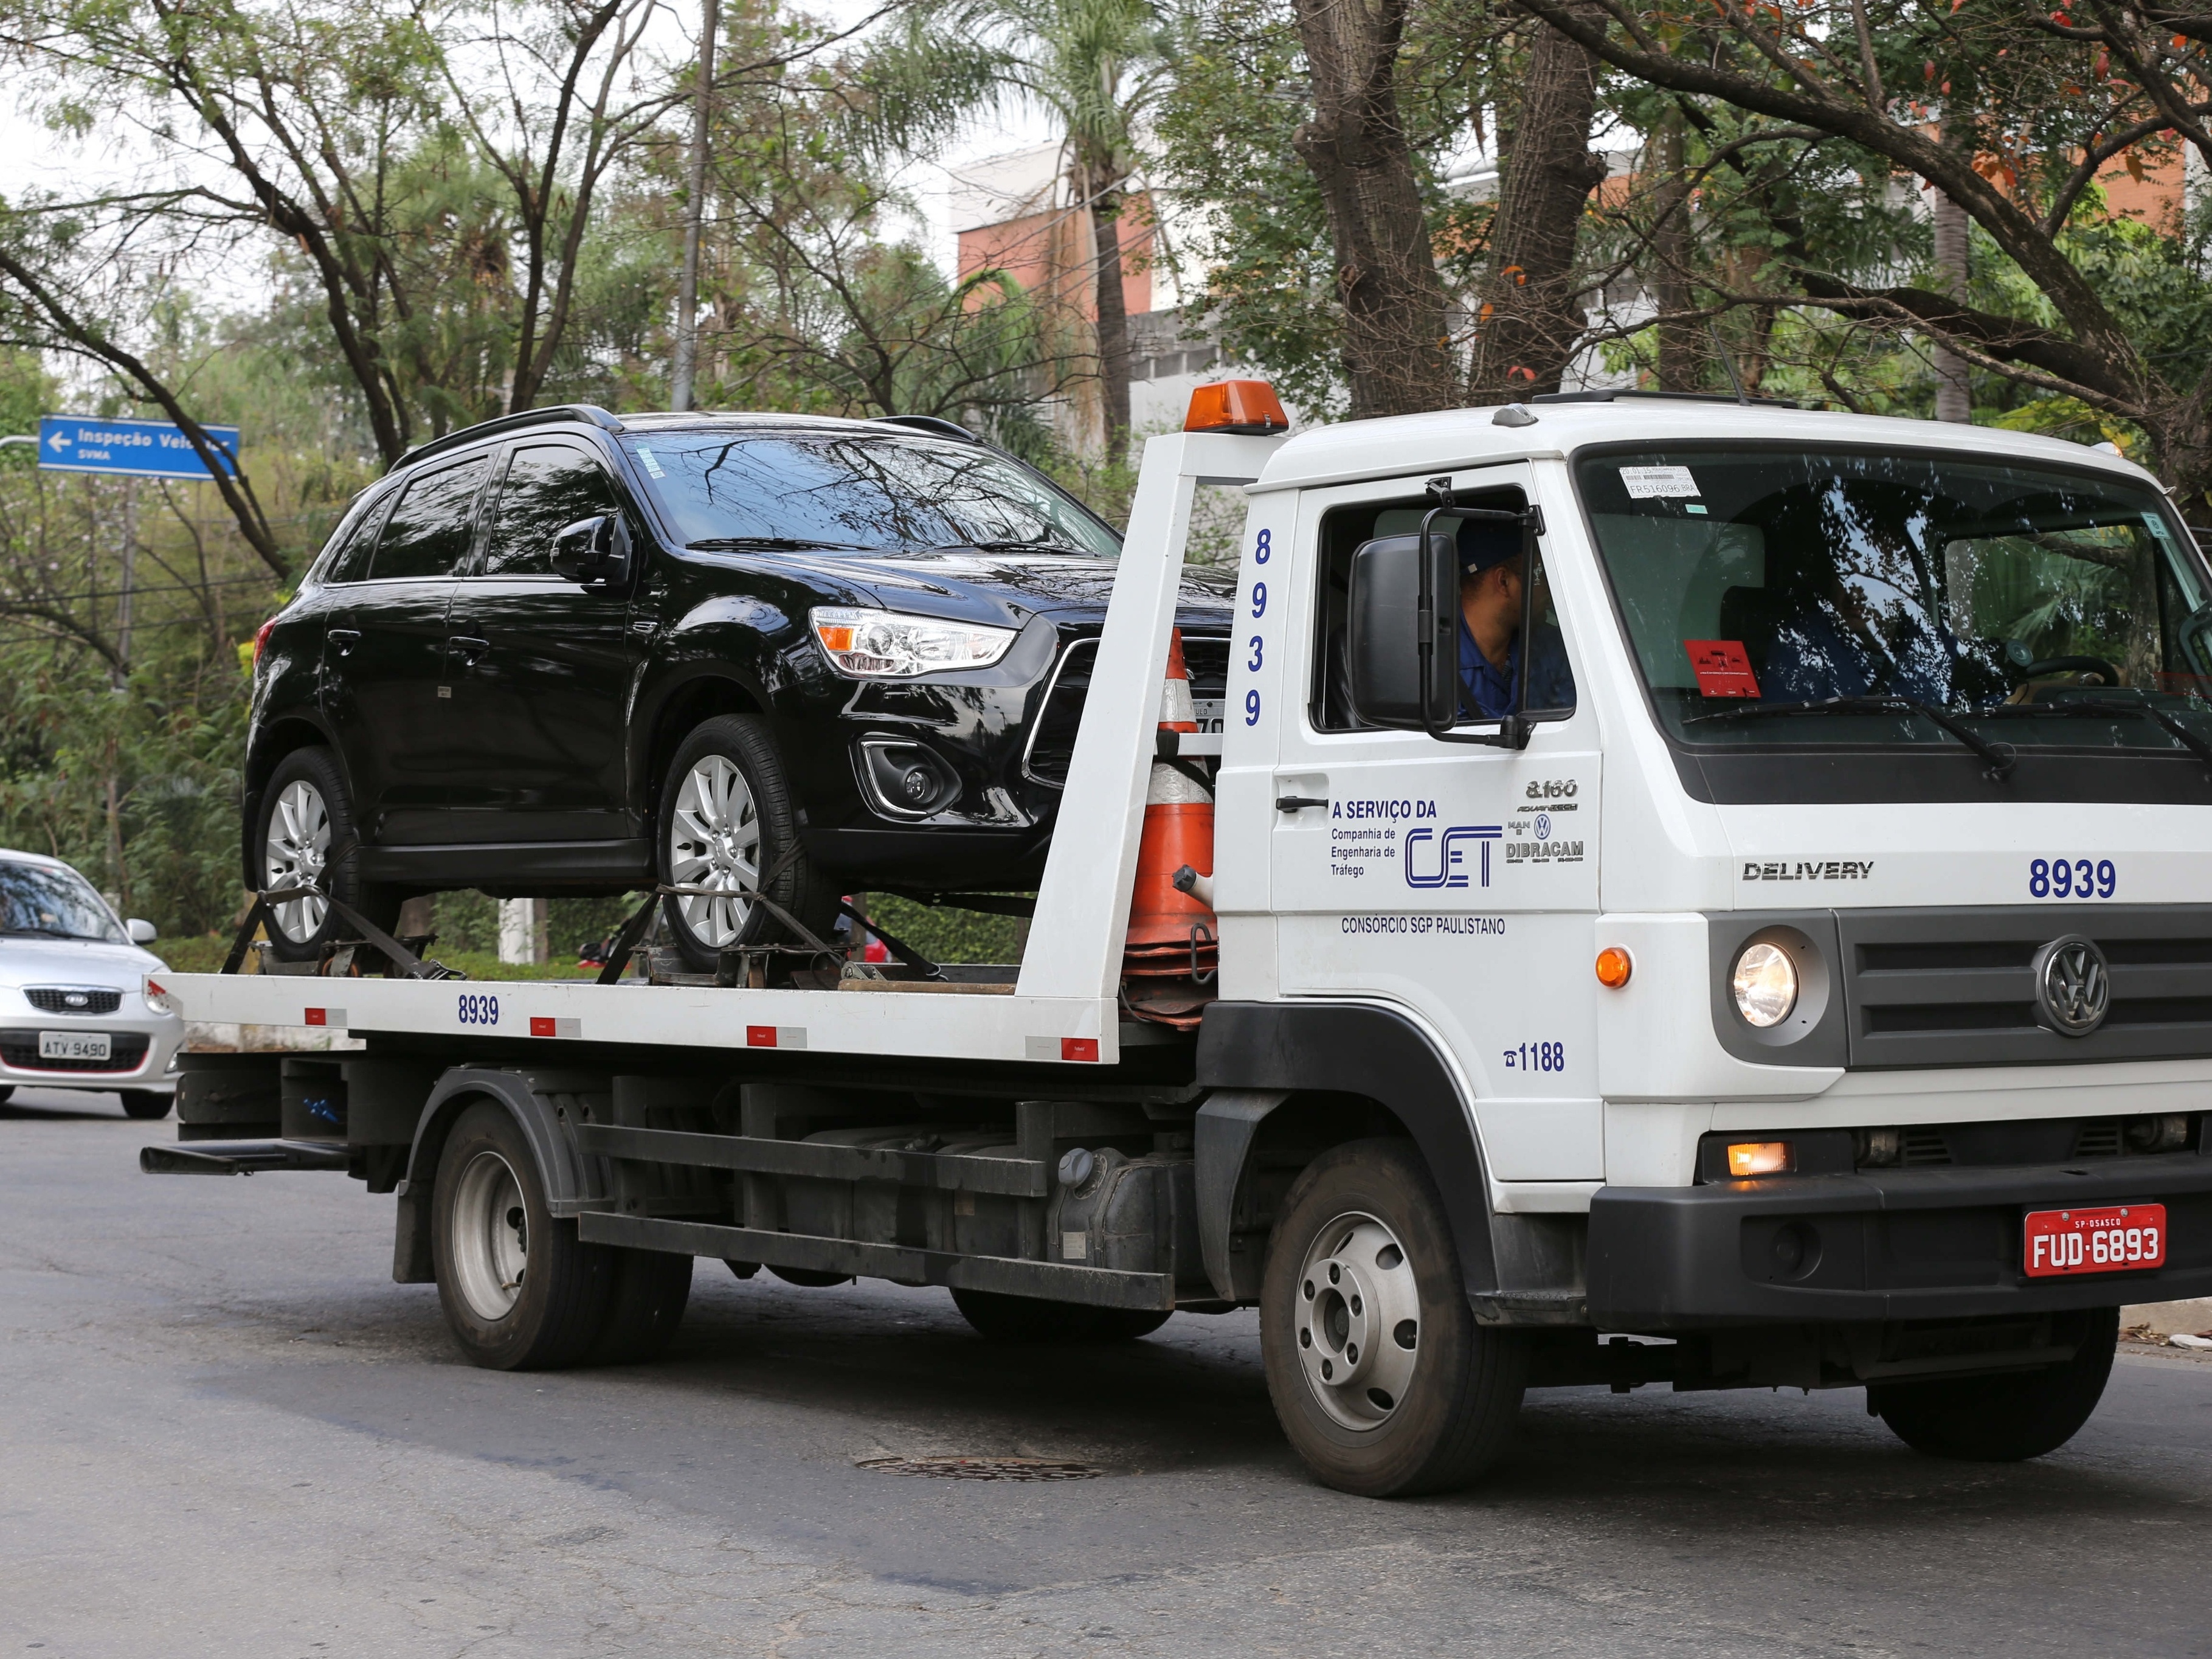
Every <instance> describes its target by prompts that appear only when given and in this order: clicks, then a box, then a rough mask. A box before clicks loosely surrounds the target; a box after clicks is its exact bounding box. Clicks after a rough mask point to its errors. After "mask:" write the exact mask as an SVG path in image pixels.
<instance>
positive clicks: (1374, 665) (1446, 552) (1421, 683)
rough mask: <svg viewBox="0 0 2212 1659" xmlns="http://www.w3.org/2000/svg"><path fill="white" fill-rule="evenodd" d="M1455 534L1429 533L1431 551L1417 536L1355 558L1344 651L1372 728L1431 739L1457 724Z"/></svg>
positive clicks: (1355, 703)
mask: <svg viewBox="0 0 2212 1659" xmlns="http://www.w3.org/2000/svg"><path fill="white" fill-rule="evenodd" d="M1457 528H1458V526H1456V525H1452V526H1449V527H1448V528H1445V529H1442V530H1431V532H1429V534H1428V536H1427V538H1426V541H1427V546H1426V548H1425V550H1424V548H1423V545H1422V543H1423V538H1422V537H1420V536H1419V535H1413V536H1383V537H1378V538H1376V539H1375V540H1374V541H1371V542H1366V543H1363V544H1361V545H1360V546H1359V547H1358V549H1357V550H1355V551H1354V552H1353V554H1352V578H1351V591H1350V592H1349V593H1348V595H1347V596H1346V598H1347V603H1346V607H1345V611H1346V618H1345V633H1346V640H1345V645H1346V654H1347V656H1348V657H1349V659H1350V660H1349V662H1348V664H1347V667H1348V669H1349V678H1350V680H1351V692H1352V708H1353V709H1354V711H1355V712H1356V713H1357V714H1358V716H1359V718H1360V719H1362V720H1365V721H1367V722H1368V723H1369V724H1370V725H1373V726H1401V727H1410V728H1412V729H1413V730H1416V731H1419V730H1423V729H1426V730H1431V731H1433V730H1435V729H1437V727H1439V726H1449V725H1451V724H1452V723H1453V721H1454V720H1455V719H1456V718H1457V717H1458V714H1459V629H1458V626H1457V619H1458V616H1459V549H1458V545H1457V542H1456V539H1455V532H1456V531H1457ZM1424 558H1425V560H1426V562H1427V563H1428V567H1429V568H1428V580H1427V581H1426V582H1425V583H1424V582H1423V580H1422V571H1421V566H1422V562H1423V561H1424ZM1424 587H1425V588H1426V591H1427V592H1428V593H1429V595H1431V603H1430V604H1429V605H1428V607H1427V608H1426V609H1424V608H1423V606H1422V603H1421V599H1422V592H1423V589H1424ZM1424 647H1426V648H1425V649H1424Z"/></svg>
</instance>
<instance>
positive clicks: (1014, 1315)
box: [952, 1290, 1168, 1343]
mask: <svg viewBox="0 0 2212 1659" xmlns="http://www.w3.org/2000/svg"><path fill="white" fill-rule="evenodd" d="M952 1305H953V1306H954V1307H956V1308H957V1309H959V1310H960V1316H961V1317H962V1318H963V1319H965V1320H966V1321H967V1322H969V1324H970V1325H973V1326H974V1327H975V1330H976V1333H977V1334H979V1335H981V1336H987V1337H988V1338H990V1340H992V1341H994V1342H1032V1343H1047V1342H1133V1341H1135V1340H1137V1339H1138V1338H1139V1337H1140V1336H1150V1335H1151V1334H1152V1333H1153V1332H1154V1331H1156V1330H1158V1329H1159V1328H1160V1327H1161V1326H1163V1325H1164V1324H1166V1323H1167V1322H1168V1316H1167V1315H1165V1314H1164V1313H1161V1312H1158V1311H1157V1310H1140V1309H1135V1308H1093V1307H1090V1306H1087V1305H1085V1304H1083V1303H1080V1302H1048V1301H1046V1300H1044V1299H1043V1298H1042V1297H1034V1296H1002V1295H1000V1293H999V1292H998V1291H963V1290H956V1291H953V1292H952Z"/></svg>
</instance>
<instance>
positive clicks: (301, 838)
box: [261, 778, 331, 945]
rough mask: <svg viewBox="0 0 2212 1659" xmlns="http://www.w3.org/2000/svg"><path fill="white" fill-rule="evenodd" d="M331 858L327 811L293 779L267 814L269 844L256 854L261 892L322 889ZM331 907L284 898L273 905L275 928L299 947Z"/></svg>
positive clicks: (316, 794) (318, 795)
mask: <svg viewBox="0 0 2212 1659" xmlns="http://www.w3.org/2000/svg"><path fill="white" fill-rule="evenodd" d="M330 854H331V810H330V807H329V805H327V804H326V803H325V801H324V799H323V794H322V791H321V790H319V789H318V788H316V787H315V786H314V785H313V784H312V783H309V782H308V781H307V780H306V779H305V778H295V779H294V780H293V781H291V782H290V783H288V784H286V785H285V786H284V787H283V792H282V793H280V794H278V796H277V797H276V805H275V806H274V807H273V808H271V809H270V814H269V839H268V844H267V845H266V846H265V847H264V848H262V853H261V866H262V882H261V884H262V888H263V890H264V891H274V890H277V889H280V888H285V887H320V886H322V884H323V871H324V869H325V866H327V864H328V863H329V860H330ZM330 908H331V907H330V903H329V902H328V901H327V900H325V899H319V898H301V899H292V900H289V902H285V903H283V904H280V905H278V906H276V926H277V927H278V928H279V929H280V930H281V931H282V932H283V935H284V937H285V938H286V939H290V940H291V941H293V943H295V944H298V945H304V944H306V943H307V941H308V940H309V939H313V937H314V936H315V934H316V933H318V932H319V931H320V930H321V927H322V925H323V918H324V917H325V915H328V914H329V913H330Z"/></svg>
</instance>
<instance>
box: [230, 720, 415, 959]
mask: <svg viewBox="0 0 2212 1659" xmlns="http://www.w3.org/2000/svg"><path fill="white" fill-rule="evenodd" d="M359 845H360V831H359V828H358V826H357V825H356V823H355V822H354V811H353V797H352V796H351V795H350V794H349V793H348V792H347V790H346V785H345V777H344V775H343V773H341V772H340V771H339V770H338V763H337V757H336V756H334V755H332V754H331V751H330V750H327V749H324V748H319V747H318V748H310V749H295V750H293V751H292V752H291V753H290V754H289V755H287V756H285V757H284V758H283V760H281V761H279V762H277V763H276V770H275V771H273V772H271V773H270V775H269V781H268V782H267V783H266V784H265V785H264V786H263V787H262V791H261V806H260V810H259V811H258V812H257V813H256V814H255V816H254V824H253V869H254V874H255V876H256V877H257V878H258V886H259V888H260V890H262V891H263V892H264V893H265V892H273V891H276V890H282V889H284V888H296V887H316V888H319V889H320V890H322V891H323V892H324V893H325V894H327V895H329V896H331V897H334V898H337V899H340V900H342V901H343V902H345V903H347V904H349V905H350V906H352V907H353V908H355V909H356V910H358V911H359V912H360V913H361V914H362V915H364V916H366V917H368V920H369V921H373V922H374V923H375V924H376V925H377V926H378V927H381V928H383V929H384V930H385V931H386V933H389V932H390V931H391V930H392V927H394V925H396V924H397V923H398V920H399V901H400V896H399V895H398V893H397V892H394V891H392V890H390V889H388V888H383V887H376V886H372V885H371V884H368V883H367V882H364V881H362V878H361V876H360V861H359V860H358V859H356V857H355V856H354V853H353V849H354V848H357V847H358V846H359ZM334 855H335V856H334ZM357 932H358V930H357V929H356V928H354V927H350V926H349V925H348V924H347V923H345V922H343V921H340V920H339V917H338V915H337V911H335V910H333V909H332V908H331V907H330V904H329V903H328V902H327V901H326V900H325V899H322V898H298V899H290V900H288V901H286V902H283V903H282V904H279V905H276V907H275V915H273V916H272V917H271V919H270V926H269V943H270V953H271V954H272V955H274V956H275V957H276V959H277V960H278V961H279V962H314V961H318V960H319V959H320V957H321V956H322V954H323V947H324V946H325V945H328V944H330V943H331V942H332V941H333V940H336V939H352V938H354V937H355V936H356V933H357Z"/></svg>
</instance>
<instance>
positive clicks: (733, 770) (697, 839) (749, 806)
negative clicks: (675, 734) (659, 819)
mask: <svg viewBox="0 0 2212 1659" xmlns="http://www.w3.org/2000/svg"><path fill="white" fill-rule="evenodd" d="M760 859H761V825H760V809H759V807H758V805H757V804H756V803H755V801H754V799H753V792H752V789H751V787H750V785H748V784H747V783H746V782H745V775H744V773H743V772H740V771H739V770H738V768H737V764H736V763H735V762H733V761H731V760H728V759H726V758H725V757H722V756H720V755H708V756H704V757H702V758H701V759H700V760H699V762H698V763H696V765H694V766H693V767H692V768H691V769H690V771H689V772H687V773H685V774H684V782H683V784H682V785H681V787H678V790H677V792H676V805H675V810H674V811H671V813H670V814H669V828H668V874H669V879H670V884H671V885H672V886H677V887H696V888H703V889H706V891H703V892H698V893H685V894H679V895H678V896H677V900H676V907H677V911H678V914H679V915H682V917H683V918H684V926H685V927H689V928H690V930H691V933H692V937H694V938H695V939H697V940H698V941H699V942H700V943H701V944H702V945H710V946H714V947H720V946H721V945H732V944H735V943H736V942H737V939H738V935H739V934H740V933H743V932H744V926H745V921H746V919H747V918H748V917H750V915H752V908H753V906H752V901H751V900H750V898H747V897H745V896H744V895H745V894H747V893H749V892H750V891H752V890H754V888H755V887H756V885H757V883H758V882H759V880H760Z"/></svg>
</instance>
